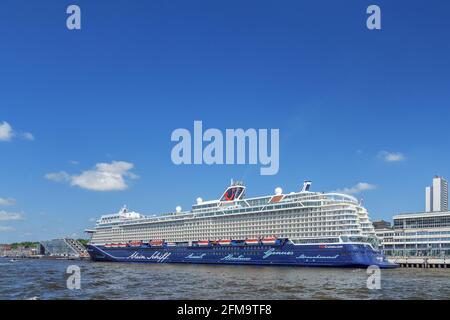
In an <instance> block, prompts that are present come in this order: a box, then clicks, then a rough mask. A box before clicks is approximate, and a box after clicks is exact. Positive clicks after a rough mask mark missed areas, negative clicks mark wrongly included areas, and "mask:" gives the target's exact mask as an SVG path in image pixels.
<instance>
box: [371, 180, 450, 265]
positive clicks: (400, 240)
mask: <svg viewBox="0 0 450 320" xmlns="http://www.w3.org/2000/svg"><path fill="white" fill-rule="evenodd" d="M425 195H426V197H425V199H426V205H425V207H426V208H425V209H426V210H425V212H420V213H405V214H399V215H396V216H394V218H393V221H394V223H393V226H390V225H389V224H386V223H382V222H375V223H374V227H375V233H376V234H377V236H378V238H379V239H380V240H381V245H380V248H381V249H382V250H383V252H384V253H385V254H386V255H388V256H397V257H450V212H449V211H448V184H447V181H446V180H444V179H443V178H441V177H435V178H434V179H433V186H432V187H427V188H426V190H425ZM384 222H385V221H384Z"/></svg>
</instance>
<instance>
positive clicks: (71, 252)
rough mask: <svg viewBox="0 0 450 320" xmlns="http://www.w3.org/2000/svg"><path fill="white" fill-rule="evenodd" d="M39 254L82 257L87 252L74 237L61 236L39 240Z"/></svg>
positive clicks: (86, 255) (86, 254) (85, 255)
mask: <svg viewBox="0 0 450 320" xmlns="http://www.w3.org/2000/svg"><path fill="white" fill-rule="evenodd" d="M40 254H41V255H43V256H52V257H58V256H59V257H73V258H80V257H81V258H84V257H88V256H89V254H88V253H87V251H86V248H85V247H84V246H83V245H82V244H81V243H79V242H78V241H77V240H75V239H70V238H63V239H54V240H49V241H41V242H40Z"/></svg>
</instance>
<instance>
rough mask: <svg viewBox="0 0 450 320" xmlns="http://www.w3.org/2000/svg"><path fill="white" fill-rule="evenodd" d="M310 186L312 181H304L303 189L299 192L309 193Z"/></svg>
mask: <svg viewBox="0 0 450 320" xmlns="http://www.w3.org/2000/svg"><path fill="white" fill-rule="evenodd" d="M311 184H312V181H305V182H304V183H303V187H302V190H301V191H300V192H309V189H310V188H311Z"/></svg>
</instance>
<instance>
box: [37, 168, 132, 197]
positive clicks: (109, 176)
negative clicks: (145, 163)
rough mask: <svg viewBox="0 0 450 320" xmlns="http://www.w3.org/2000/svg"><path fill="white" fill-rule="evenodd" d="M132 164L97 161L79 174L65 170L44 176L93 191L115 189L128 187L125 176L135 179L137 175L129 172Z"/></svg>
mask: <svg viewBox="0 0 450 320" xmlns="http://www.w3.org/2000/svg"><path fill="white" fill-rule="evenodd" d="M133 168H134V165H133V164H132V163H129V162H125V161H113V162H111V163H98V164H97V165H96V166H95V168H93V169H92V170H87V171H83V172H82V173H81V174H78V175H77V174H74V175H70V174H68V173H67V172H64V171H62V172H57V173H49V174H46V175H45V177H46V178H47V179H49V180H52V181H56V182H65V181H67V182H69V183H70V184H71V185H72V186H77V187H80V188H82V189H87V190H93V191H117V190H124V189H127V188H128V185H127V181H126V180H127V178H130V179H136V178H138V176H137V175H135V174H134V173H132V172H130V170H131V169H133Z"/></svg>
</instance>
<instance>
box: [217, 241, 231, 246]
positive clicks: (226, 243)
mask: <svg viewBox="0 0 450 320" xmlns="http://www.w3.org/2000/svg"><path fill="white" fill-rule="evenodd" d="M219 244H220V245H221V246H229V245H230V244H231V240H219Z"/></svg>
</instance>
